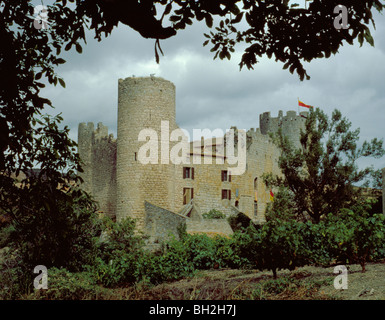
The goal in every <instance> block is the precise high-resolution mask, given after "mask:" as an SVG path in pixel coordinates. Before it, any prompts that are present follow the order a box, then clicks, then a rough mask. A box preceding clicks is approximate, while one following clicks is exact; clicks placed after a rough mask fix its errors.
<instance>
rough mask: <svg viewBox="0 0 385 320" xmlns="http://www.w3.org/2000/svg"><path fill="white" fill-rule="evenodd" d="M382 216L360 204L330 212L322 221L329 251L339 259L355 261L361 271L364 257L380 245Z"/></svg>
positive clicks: (381, 239)
mask: <svg viewBox="0 0 385 320" xmlns="http://www.w3.org/2000/svg"><path fill="white" fill-rule="evenodd" d="M384 220H385V219H384V216H383V214H374V215H372V216H370V214H369V213H368V211H367V207H366V206H365V205H363V204H358V205H356V206H354V207H352V208H351V210H350V209H342V210H341V211H340V212H339V213H338V214H337V215H332V214H330V215H329V216H328V217H327V221H326V222H325V235H326V238H327V247H328V251H329V252H330V255H331V256H332V257H333V258H335V259H336V260H337V261H340V262H342V263H352V262H353V263H359V264H360V265H361V267H362V272H365V265H366V263H367V261H369V260H370V259H371V258H373V257H375V256H376V250H377V249H378V248H383V246H384V245H383V242H384V235H385V227H384ZM377 255H378V253H377Z"/></svg>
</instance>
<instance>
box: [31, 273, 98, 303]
mask: <svg viewBox="0 0 385 320" xmlns="http://www.w3.org/2000/svg"><path fill="white" fill-rule="evenodd" d="M100 293H101V288H99V287H98V286H97V285H96V282H95V280H94V278H93V277H92V276H91V275H90V274H88V273H87V272H74V273H71V272H69V271H68V270H66V269H64V268H61V269H58V268H50V269H48V288H47V289H39V290H36V289H35V290H34V292H33V293H32V294H30V295H29V296H28V298H29V299H42V300H82V299H83V300H84V299H87V300H93V299H97V298H98V296H99V295H100Z"/></svg>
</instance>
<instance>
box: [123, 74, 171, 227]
mask: <svg viewBox="0 0 385 320" xmlns="http://www.w3.org/2000/svg"><path fill="white" fill-rule="evenodd" d="M162 121H168V126H169V128H168V129H169V132H171V131H172V130H174V129H176V128H177V126H176V123H175V86H174V84H173V83H171V82H170V81H167V80H164V79H162V78H157V77H141V78H136V77H130V78H126V79H119V89H118V138H117V172H116V173H117V208H116V216H117V219H118V220H121V219H123V218H125V217H127V216H130V217H132V218H134V219H137V227H138V229H140V230H143V228H144V226H145V207H144V203H145V201H148V202H150V203H152V204H154V205H157V206H160V207H162V208H165V209H168V210H174V193H175V190H174V188H175V183H174V177H175V165H173V164H171V162H169V161H163V162H165V163H162V161H161V160H162V158H161V150H162V148H161V145H162V146H163V142H162V141H161V139H164V140H165V141H164V142H165V145H167V143H168V142H169V137H168V135H166V136H162V135H161V122H162ZM143 129H147V130H146V132H150V133H152V135H151V138H150V136H148V137H147V138H145V139H147V141H146V140H145V141H139V139H138V137H139V134H140V133H141V132H142V133H143V131H142V130H143ZM154 135H155V138H157V139H158V142H157V143H155V145H157V147H158V150H155V151H157V152H156V153H157V159H153V160H157V161H156V163H149V164H143V161H142V158H141V157H140V155H141V153H140V150H141V148H143V146H144V145H146V144H147V142H148V141H149V140H150V139H152V138H153V137H154ZM170 147H171V146H170Z"/></svg>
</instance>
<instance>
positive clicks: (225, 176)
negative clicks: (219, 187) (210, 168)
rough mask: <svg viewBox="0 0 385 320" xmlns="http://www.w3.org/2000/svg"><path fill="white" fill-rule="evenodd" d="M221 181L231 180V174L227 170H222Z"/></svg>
mask: <svg viewBox="0 0 385 320" xmlns="http://www.w3.org/2000/svg"><path fill="white" fill-rule="evenodd" d="M222 181H228V182H231V174H230V172H229V171H227V170H222Z"/></svg>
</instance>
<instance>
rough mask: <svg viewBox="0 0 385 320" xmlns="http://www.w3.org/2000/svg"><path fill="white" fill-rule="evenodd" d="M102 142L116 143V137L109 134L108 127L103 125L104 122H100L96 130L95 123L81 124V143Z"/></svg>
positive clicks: (79, 138) (79, 133)
mask: <svg viewBox="0 0 385 320" xmlns="http://www.w3.org/2000/svg"><path fill="white" fill-rule="evenodd" d="M101 140H107V141H109V142H115V141H116V139H114V135H113V134H112V133H111V134H108V127H107V126H105V125H103V123H102V122H98V124H97V126H96V129H95V125H94V123H93V122H88V123H87V124H86V123H85V122H82V123H80V124H79V129H78V141H79V144H80V143H90V144H94V143H96V142H98V141H101Z"/></svg>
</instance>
